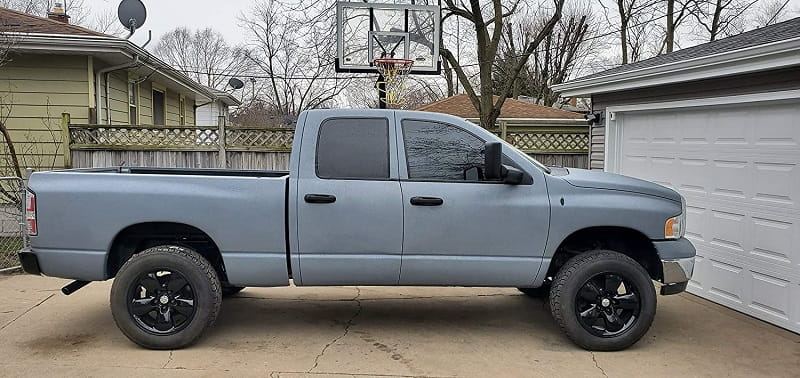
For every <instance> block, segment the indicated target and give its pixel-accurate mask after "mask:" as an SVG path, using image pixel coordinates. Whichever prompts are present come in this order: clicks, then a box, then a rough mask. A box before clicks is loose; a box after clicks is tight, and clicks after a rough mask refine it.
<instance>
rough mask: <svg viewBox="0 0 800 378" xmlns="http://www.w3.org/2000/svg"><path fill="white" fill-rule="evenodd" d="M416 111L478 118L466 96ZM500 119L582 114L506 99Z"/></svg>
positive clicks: (563, 116) (561, 117)
mask: <svg viewBox="0 0 800 378" xmlns="http://www.w3.org/2000/svg"><path fill="white" fill-rule="evenodd" d="M496 99H497V96H495V100H496ZM416 110H421V111H425V112H436V113H445V114H450V115H454V116H457V117H461V118H479V117H480V116H479V115H478V111H477V110H475V107H474V106H472V101H470V99H469V96H467V95H466V94H459V95H455V96H452V97H448V98H446V99H444V100H439V101H436V102H433V103H430V104H428V105H424V106H421V107H419V108H417V109H416ZM500 118H549V119H583V114H579V113H574V112H570V111H566V110H561V109H555V108H551V107H548V106H542V105H537V104H532V103H529V102H523V101H519V100H515V99H513V98H509V99H506V101H505V103H504V104H503V108H502V109H501V110H500Z"/></svg>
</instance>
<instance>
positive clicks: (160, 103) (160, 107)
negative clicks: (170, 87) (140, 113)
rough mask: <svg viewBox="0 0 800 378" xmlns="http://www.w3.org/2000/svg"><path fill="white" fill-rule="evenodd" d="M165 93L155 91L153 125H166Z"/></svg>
mask: <svg viewBox="0 0 800 378" xmlns="http://www.w3.org/2000/svg"><path fill="white" fill-rule="evenodd" d="M165 106H166V105H165V104H164V92H159V91H153V124H154V125H162V126H163V125H164V107H165Z"/></svg>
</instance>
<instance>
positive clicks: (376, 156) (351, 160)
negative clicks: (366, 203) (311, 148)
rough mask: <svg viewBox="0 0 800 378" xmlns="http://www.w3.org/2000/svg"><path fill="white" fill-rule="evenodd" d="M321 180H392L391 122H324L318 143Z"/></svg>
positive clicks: (344, 120)
mask: <svg viewBox="0 0 800 378" xmlns="http://www.w3.org/2000/svg"><path fill="white" fill-rule="evenodd" d="M317 176H318V177H321V178H355V179H386V178H389V120H387V119H385V118H338V119H329V120H326V121H324V122H323V123H322V125H321V126H320V129H319V136H318V139H317Z"/></svg>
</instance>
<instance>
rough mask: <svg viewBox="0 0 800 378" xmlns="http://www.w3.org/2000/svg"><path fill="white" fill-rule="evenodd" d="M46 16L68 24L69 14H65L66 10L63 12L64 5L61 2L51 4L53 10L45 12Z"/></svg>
mask: <svg viewBox="0 0 800 378" xmlns="http://www.w3.org/2000/svg"><path fill="white" fill-rule="evenodd" d="M47 18H49V19H51V20H56V21H58V22H63V23H65V24H69V16H67V12H64V6H63V5H62V4H61V3H55V5H53V10H52V11H50V12H47Z"/></svg>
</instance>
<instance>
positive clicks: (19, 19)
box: [0, 8, 111, 37]
mask: <svg viewBox="0 0 800 378" xmlns="http://www.w3.org/2000/svg"><path fill="white" fill-rule="evenodd" d="M0 32H14V33H34V34H68V35H83V36H95V37H111V36H110V35H107V34H103V33H99V32H96V31H94V30H90V29H87V28H84V27H80V26H77V25H70V24H65V23H63V22H59V21H55V20H51V19H49V18H45V17H38V16H33V15H30V14H27V13H22V12H17V11H15V10H11V9H8V8H0Z"/></svg>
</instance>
